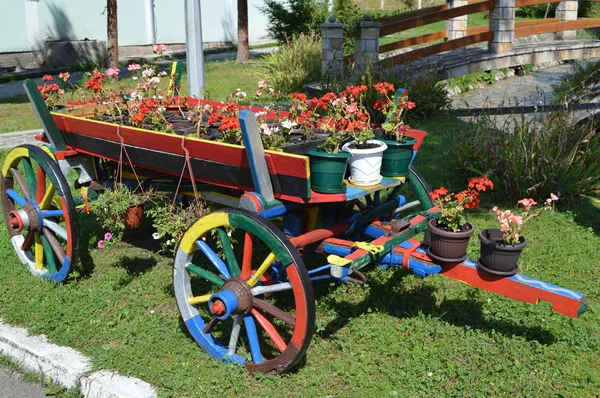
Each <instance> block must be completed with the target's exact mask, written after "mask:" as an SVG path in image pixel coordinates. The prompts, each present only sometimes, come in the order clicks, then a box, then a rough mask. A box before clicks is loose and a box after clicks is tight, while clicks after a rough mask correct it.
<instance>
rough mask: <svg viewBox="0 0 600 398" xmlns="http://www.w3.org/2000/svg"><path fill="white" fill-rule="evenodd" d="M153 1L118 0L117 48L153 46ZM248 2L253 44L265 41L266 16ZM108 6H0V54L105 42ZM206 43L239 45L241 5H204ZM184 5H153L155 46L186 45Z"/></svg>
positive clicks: (45, 2) (93, 1)
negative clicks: (50, 44) (62, 43)
mask: <svg viewBox="0 0 600 398" xmlns="http://www.w3.org/2000/svg"><path fill="white" fill-rule="evenodd" d="M150 3H151V0H119V1H118V17H119V45H120V46H130V45H145V44H151V23H150V15H151V12H150V9H149V4H150ZM262 4H263V0H248V14H249V30H250V32H249V33H250V42H251V43H257V42H260V41H263V40H265V38H264V36H265V35H266V23H267V19H266V17H265V15H263V14H262V13H260V12H259V11H258V9H257V6H261V5H262ZM105 7H106V1H102V0H0V53H3V52H25V51H36V50H41V49H43V47H44V42H45V41H46V40H83V39H85V38H87V39H90V40H93V39H95V40H106V14H105ZM201 9H202V35H203V40H204V42H207V43H208V42H235V41H236V40H235V39H236V37H237V33H236V30H237V0H201ZM184 10H185V1H184V0H154V11H155V12H154V15H155V21H156V40H157V43H167V44H169V43H184V42H185V19H184V14H185V11H184Z"/></svg>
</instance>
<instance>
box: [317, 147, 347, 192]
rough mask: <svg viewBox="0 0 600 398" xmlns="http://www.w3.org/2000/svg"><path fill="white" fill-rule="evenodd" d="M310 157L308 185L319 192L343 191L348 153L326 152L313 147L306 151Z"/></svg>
mask: <svg viewBox="0 0 600 398" xmlns="http://www.w3.org/2000/svg"><path fill="white" fill-rule="evenodd" d="M307 154H308V157H309V158H310V185H311V188H312V190H313V191H315V192H320V193H345V192H346V186H344V174H345V173H346V167H347V165H348V159H349V158H350V156H351V155H350V153H348V152H339V153H326V152H320V151H317V150H315V149H311V150H309V151H308V153H307Z"/></svg>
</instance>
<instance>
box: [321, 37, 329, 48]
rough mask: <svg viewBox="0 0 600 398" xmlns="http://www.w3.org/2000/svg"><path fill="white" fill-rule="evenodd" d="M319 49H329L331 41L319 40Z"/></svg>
mask: <svg viewBox="0 0 600 398" xmlns="http://www.w3.org/2000/svg"><path fill="white" fill-rule="evenodd" d="M321 48H323V49H328V50H329V49H331V39H325V38H321Z"/></svg>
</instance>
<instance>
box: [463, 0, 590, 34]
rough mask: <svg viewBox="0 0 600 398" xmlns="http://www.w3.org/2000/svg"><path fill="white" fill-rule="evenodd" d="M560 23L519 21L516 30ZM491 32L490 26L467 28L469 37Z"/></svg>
mask: <svg viewBox="0 0 600 398" xmlns="http://www.w3.org/2000/svg"><path fill="white" fill-rule="evenodd" d="M598 1H600V0H598ZM556 22H560V19H559V18H550V19H532V20H529V21H517V22H515V29H517V28H525V27H527V26H537V25H545V24H550V23H556ZM489 30H490V27H489V25H481V26H473V27H471V28H467V35H475V34H477V33H482V32H487V31H489Z"/></svg>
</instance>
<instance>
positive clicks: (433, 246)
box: [427, 219, 475, 263]
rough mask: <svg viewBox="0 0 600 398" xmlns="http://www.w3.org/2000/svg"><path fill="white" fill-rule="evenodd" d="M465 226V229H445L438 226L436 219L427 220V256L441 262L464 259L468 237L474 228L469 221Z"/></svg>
mask: <svg viewBox="0 0 600 398" xmlns="http://www.w3.org/2000/svg"><path fill="white" fill-rule="evenodd" d="M465 227H466V230H465V231H460V232H452V231H446V230H445V229H442V228H438V226H437V220H436V219H434V220H429V245H430V246H429V250H428V253H427V254H429V257H431V258H432V259H433V260H436V261H438V262H441V263H460V262H462V261H464V260H466V258H467V247H468V246H469V239H470V238H471V235H473V232H475V229H474V228H473V225H471V223H466V224H465Z"/></svg>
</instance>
